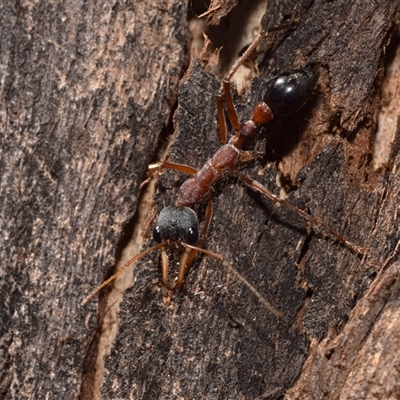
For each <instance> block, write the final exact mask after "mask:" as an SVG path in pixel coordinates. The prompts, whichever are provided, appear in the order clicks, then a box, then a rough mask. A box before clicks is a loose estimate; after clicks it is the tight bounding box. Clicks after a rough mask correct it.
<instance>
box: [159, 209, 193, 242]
mask: <svg viewBox="0 0 400 400" xmlns="http://www.w3.org/2000/svg"><path fill="white" fill-rule="evenodd" d="M153 238H154V240H155V241H156V242H157V243H161V242H164V241H167V240H170V241H172V242H178V241H181V242H184V243H188V244H195V243H196V242H197V240H198V238H199V223H198V220H197V215H196V213H195V212H194V211H193V210H192V209H191V208H189V207H178V206H169V207H166V208H164V209H163V210H162V211H161V212H160V215H159V216H158V221H157V225H156V226H155V228H154V230H153Z"/></svg>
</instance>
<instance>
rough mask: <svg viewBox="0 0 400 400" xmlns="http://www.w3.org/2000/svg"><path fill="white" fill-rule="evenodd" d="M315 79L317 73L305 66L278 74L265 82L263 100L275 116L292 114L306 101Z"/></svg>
mask: <svg viewBox="0 0 400 400" xmlns="http://www.w3.org/2000/svg"><path fill="white" fill-rule="evenodd" d="M317 80H318V73H317V72H316V71H313V70H311V69H306V68H301V69H295V70H293V71H290V72H286V73H282V74H279V75H278V76H276V77H275V78H272V79H271V80H269V81H268V82H267V88H266V90H265V92H264V95H263V101H264V102H265V103H266V104H267V105H268V107H269V108H270V109H271V110H272V112H273V115H274V117H275V118H276V117H281V116H285V115H290V114H293V113H295V112H296V111H297V110H299V109H300V108H301V107H302V106H303V105H304V104H305V103H306V101H307V99H308V98H309V97H310V95H311V93H312V91H313V90H314V88H315V85H316V83H317Z"/></svg>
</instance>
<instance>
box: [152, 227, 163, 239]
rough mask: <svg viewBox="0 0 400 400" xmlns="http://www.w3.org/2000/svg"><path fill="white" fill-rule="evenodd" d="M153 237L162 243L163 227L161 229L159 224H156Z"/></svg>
mask: <svg viewBox="0 0 400 400" xmlns="http://www.w3.org/2000/svg"><path fill="white" fill-rule="evenodd" d="M153 239H154V240H155V241H156V242H157V243H161V242H162V237H161V229H160V227H159V226H158V225H157V226H155V227H154V229H153Z"/></svg>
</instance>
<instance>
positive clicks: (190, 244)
mask: <svg viewBox="0 0 400 400" xmlns="http://www.w3.org/2000/svg"><path fill="white" fill-rule="evenodd" d="M290 26H292V24H290V25H285V26H283V25H282V26H279V27H276V28H273V29H270V30H268V31H263V32H261V33H260V34H259V35H258V36H257V38H256V39H255V40H254V41H253V43H252V44H251V45H250V46H249V48H248V49H247V50H246V52H245V53H244V54H243V55H242V56H241V57H240V58H239V59H238V60H237V61H236V63H235V64H234V66H233V67H232V69H231V71H230V72H229V74H228V76H227V77H226V78H225V79H224V80H223V84H222V88H221V90H220V92H219V93H218V95H217V113H218V126H219V132H220V139H221V143H222V146H221V147H220V148H219V149H218V150H217V152H216V153H215V154H214V156H213V157H212V158H211V159H210V160H208V161H207V162H206V163H205V165H204V166H203V167H202V168H201V169H200V170H199V171H197V170H196V169H194V168H192V167H189V166H187V165H182V164H174V163H169V162H163V163H161V164H159V165H157V166H156V168H157V169H160V168H168V169H174V170H176V171H179V172H183V173H186V174H189V175H191V177H190V178H188V179H187V180H186V181H185V182H184V183H183V184H182V186H181V188H180V191H179V194H178V198H177V199H176V201H175V205H173V206H169V207H166V208H164V209H163V210H162V211H161V212H160V215H159V217H158V221H157V225H156V226H155V228H154V230H153V238H154V240H155V241H156V242H157V244H156V245H154V246H152V247H150V248H148V249H146V250H144V251H143V252H141V253H140V254H138V255H137V256H135V257H133V258H132V259H131V260H129V261H128V262H127V263H126V264H124V266H123V267H122V268H121V269H120V270H118V271H117V272H116V273H115V274H114V275H112V276H111V277H110V278H109V279H107V280H106V281H104V282H103V283H102V284H101V285H100V286H98V287H97V288H96V289H94V290H93V291H92V292H91V293H90V294H89V295H88V296H87V297H86V298H85V299H84V301H83V302H82V304H86V303H87V302H88V301H89V300H90V299H91V298H92V297H93V296H94V295H95V294H96V293H98V292H99V291H100V290H101V289H102V288H103V287H105V286H106V285H108V284H109V283H110V282H112V281H113V280H114V279H115V278H116V277H117V276H118V275H119V274H121V273H122V272H123V271H124V270H125V269H126V268H128V267H129V266H131V265H132V264H134V263H136V262H137V261H138V260H140V259H141V258H143V257H144V256H145V255H147V254H149V253H151V252H153V251H154V250H156V249H161V262H162V282H163V284H164V286H165V287H167V288H168V289H169V290H170V291H172V290H175V289H179V288H180V287H181V286H182V283H183V281H184V278H185V276H186V273H187V271H188V269H189V267H190V265H191V264H192V262H193V260H194V258H195V257H196V255H197V253H198V252H202V253H204V254H206V255H208V256H211V257H213V258H215V259H217V260H219V261H221V262H222V263H224V265H225V266H226V267H227V268H228V269H229V270H230V271H231V272H232V273H233V274H235V275H236V276H238V277H239V278H240V280H241V281H242V282H243V283H244V284H245V285H246V286H247V287H248V288H249V289H250V290H251V291H252V292H253V293H254V294H255V296H256V297H257V298H258V299H259V300H260V302H261V303H262V304H263V305H264V306H265V307H266V308H267V309H268V310H269V311H270V312H271V313H273V314H274V315H276V316H277V317H281V316H282V314H281V313H280V312H279V311H277V310H276V309H275V308H274V307H272V306H271V305H270V304H269V303H268V302H267V301H266V300H265V299H264V297H263V296H262V295H261V294H260V293H259V292H258V291H257V290H256V289H255V287H254V286H253V285H252V284H251V283H250V282H248V281H247V280H246V278H245V277H244V276H242V275H241V274H240V273H239V272H238V271H237V270H236V269H235V268H233V267H232V266H231V265H230V264H229V263H226V262H225V260H224V258H223V257H222V256H220V255H219V254H216V253H213V252H212V251H209V250H206V249H203V248H202V246H203V244H204V241H205V237H206V235H207V231H208V228H209V226H210V221H211V218H212V201H211V196H212V193H211V191H212V187H213V185H214V184H215V183H216V182H218V181H220V180H221V179H224V178H226V177H228V176H232V175H235V176H237V177H238V178H239V179H240V180H242V181H243V182H244V183H245V184H247V185H248V186H249V187H251V188H252V189H254V190H256V191H258V192H260V193H261V194H263V195H265V196H266V197H268V198H269V199H271V200H272V201H273V202H274V203H276V204H282V205H284V206H285V207H287V208H289V209H290V210H292V211H293V212H295V213H296V214H298V215H300V216H302V217H303V218H304V219H305V220H307V221H309V222H310V223H311V224H313V225H315V226H318V227H319V228H322V229H323V230H325V231H326V232H328V233H329V234H330V235H332V236H333V237H335V239H336V240H338V241H339V242H340V243H342V244H344V245H345V246H347V247H348V248H350V249H351V250H352V251H354V252H356V253H361V254H364V253H366V252H367V249H365V248H363V247H360V246H357V245H356V244H354V243H352V242H350V241H348V240H347V239H346V238H345V237H343V236H342V235H340V234H339V233H337V232H336V231H334V230H333V229H331V228H330V227H329V226H327V225H326V224H325V223H324V222H323V221H322V220H319V219H317V218H315V217H312V216H310V215H309V214H307V213H305V212H304V211H302V210H300V209H298V208H297V207H295V206H293V205H291V204H290V203H288V202H286V201H285V200H283V199H281V198H279V197H277V196H275V195H274V194H273V193H271V192H270V191H269V190H268V189H267V188H266V187H264V186H263V185H261V184H260V183H258V182H257V181H255V180H253V179H250V178H248V177H246V176H245V175H243V174H242V173H241V172H239V171H238V169H237V166H238V164H239V163H244V162H248V161H250V160H253V159H254V157H255V155H254V153H253V152H250V151H245V150H243V145H244V144H245V143H246V142H247V141H248V139H249V138H251V137H253V136H254V135H256V134H257V133H258V132H259V131H260V129H261V128H262V126H263V125H265V124H267V123H268V122H270V121H271V120H272V119H273V118H276V117H281V116H286V115H290V114H293V113H295V112H296V111H298V110H299V109H300V108H301V107H302V106H303V105H304V104H305V103H306V101H307V100H308V98H309V97H310V95H311V93H312V91H313V90H314V88H315V86H316V83H317V80H318V73H317V72H315V71H313V70H311V69H307V68H301V69H295V70H293V71H291V72H288V73H283V74H280V75H278V76H276V77H275V78H273V79H271V80H269V81H268V82H267V84H266V88H265V91H264V94H263V98H262V101H261V102H260V103H258V104H256V106H255V107H254V109H253V115H252V118H251V119H249V120H248V121H245V122H243V123H240V121H239V117H238V115H237V113H236V109H235V106H234V103H233V100H232V95H231V85H230V81H231V78H232V76H233V75H234V73H235V72H236V70H237V69H238V68H239V66H240V65H242V64H243V62H244V61H245V60H246V59H247V58H248V57H249V55H250V54H251V53H252V52H253V51H254V49H256V48H257V46H258V45H259V43H260V42H261V40H263V39H264V38H265V37H266V36H267V35H268V34H270V33H272V32H276V31H278V30H282V29H286V28H287V27H290ZM223 95H225V101H226V106H227V111H228V117H229V120H230V122H231V125H232V127H233V129H234V131H235V133H234V135H233V136H232V138H231V139H230V140H229V142H228V143H226V139H227V126H226V120H225V115H224V112H223ZM206 201H207V202H208V203H207V208H206V215H205V222H204V225H203V228H202V231H201V234H200V235H199V223H198V218H197V215H196V213H195V211H194V210H193V209H192V208H190V207H193V206H195V205H197V204H199V203H202V202H206ZM167 249H172V250H180V251H182V254H181V256H180V259H179V268H178V276H177V277H176V279H175V280H174V282H173V283H172V284H170V282H169V276H168V275H169V259H168V254H167Z"/></svg>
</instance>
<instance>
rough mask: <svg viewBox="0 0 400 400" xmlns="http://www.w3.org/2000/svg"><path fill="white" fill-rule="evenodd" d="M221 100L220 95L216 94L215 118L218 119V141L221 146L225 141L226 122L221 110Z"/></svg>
mask: <svg viewBox="0 0 400 400" xmlns="http://www.w3.org/2000/svg"><path fill="white" fill-rule="evenodd" d="M223 101H224V100H223V98H222V94H217V118H218V128H219V140H220V142H221V145H224V144H226V140H227V136H228V135H227V130H228V129H227V127H226V120H225V115H224V109H223Z"/></svg>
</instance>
